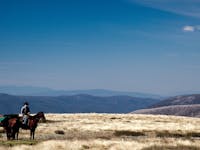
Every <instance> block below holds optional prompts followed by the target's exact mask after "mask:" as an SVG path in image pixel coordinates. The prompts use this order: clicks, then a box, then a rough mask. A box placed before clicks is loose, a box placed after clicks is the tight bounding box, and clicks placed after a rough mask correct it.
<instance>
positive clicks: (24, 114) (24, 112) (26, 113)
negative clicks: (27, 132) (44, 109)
mask: <svg viewBox="0 0 200 150" xmlns="http://www.w3.org/2000/svg"><path fill="white" fill-rule="evenodd" d="M21 114H22V117H23V122H22V123H23V124H25V125H27V124H28V117H29V115H30V109H29V104H28V102H25V103H24V105H23V106H22V108H21Z"/></svg>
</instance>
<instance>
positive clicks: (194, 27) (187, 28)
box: [183, 25, 200, 32]
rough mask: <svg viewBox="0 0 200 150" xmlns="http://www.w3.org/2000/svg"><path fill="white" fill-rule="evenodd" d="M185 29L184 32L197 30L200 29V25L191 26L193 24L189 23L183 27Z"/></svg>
mask: <svg viewBox="0 0 200 150" xmlns="http://www.w3.org/2000/svg"><path fill="white" fill-rule="evenodd" d="M183 31H184V32H195V31H200V26H199V25H197V26H191V25H187V26H184V27H183Z"/></svg>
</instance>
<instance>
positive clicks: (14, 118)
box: [1, 115, 20, 140]
mask: <svg viewBox="0 0 200 150" xmlns="http://www.w3.org/2000/svg"><path fill="white" fill-rule="evenodd" d="M1 126H2V127H3V128H4V130H5V131H6V135H7V139H8V140H10V139H11V138H12V139H15V138H17V139H18V133H19V128H20V120H19V116H18V115H5V119H4V120H3V121H2V122H1ZM16 135H17V137H15V136H16Z"/></svg>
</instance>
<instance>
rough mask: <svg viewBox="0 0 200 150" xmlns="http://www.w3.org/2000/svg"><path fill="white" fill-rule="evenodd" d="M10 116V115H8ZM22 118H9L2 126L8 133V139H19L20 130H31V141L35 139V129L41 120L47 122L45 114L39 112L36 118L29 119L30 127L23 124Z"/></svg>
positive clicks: (30, 117)
mask: <svg viewBox="0 0 200 150" xmlns="http://www.w3.org/2000/svg"><path fill="white" fill-rule="evenodd" d="M8 116H9V115H8ZM22 119H23V118H22V117H19V116H15V117H14V116H12V117H7V118H6V119H5V120H4V121H3V122H2V123H1V124H2V126H3V128H4V130H5V131H6V135H7V139H8V140H10V139H11V138H12V139H13V140H14V139H15V138H16V139H18V134H19V129H20V128H22V129H26V130H27V129H29V130H30V139H34V136H35V129H36V127H37V124H38V122H39V120H40V119H42V120H43V121H46V118H45V116H44V113H43V112H38V113H37V114H36V115H34V116H29V118H28V125H24V124H22Z"/></svg>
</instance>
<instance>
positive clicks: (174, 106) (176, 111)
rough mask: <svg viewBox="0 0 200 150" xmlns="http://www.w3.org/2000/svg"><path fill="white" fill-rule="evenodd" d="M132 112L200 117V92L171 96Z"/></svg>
mask: <svg viewBox="0 0 200 150" xmlns="http://www.w3.org/2000/svg"><path fill="white" fill-rule="evenodd" d="M132 113H136V114H161V115H176V116H189V117H200V94H191V95H182V96H175V97H171V98H169V99H166V100H163V101H160V102H158V103H156V104H154V105H152V106H150V107H147V108H146V109H142V110H136V111H133V112H132Z"/></svg>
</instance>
